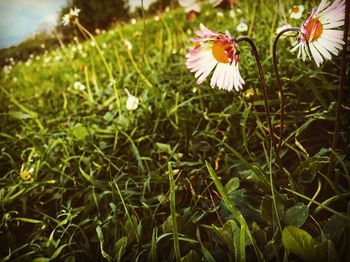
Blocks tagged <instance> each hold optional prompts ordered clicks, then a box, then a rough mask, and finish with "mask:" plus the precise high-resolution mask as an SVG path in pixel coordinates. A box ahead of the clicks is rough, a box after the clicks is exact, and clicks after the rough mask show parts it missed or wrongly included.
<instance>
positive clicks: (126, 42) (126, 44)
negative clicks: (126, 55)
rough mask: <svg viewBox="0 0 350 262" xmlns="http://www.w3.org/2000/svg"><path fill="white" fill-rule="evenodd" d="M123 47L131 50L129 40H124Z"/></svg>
mask: <svg viewBox="0 0 350 262" xmlns="http://www.w3.org/2000/svg"><path fill="white" fill-rule="evenodd" d="M124 46H125V47H126V48H127V49H128V50H132V44H131V43H130V41H129V40H124Z"/></svg>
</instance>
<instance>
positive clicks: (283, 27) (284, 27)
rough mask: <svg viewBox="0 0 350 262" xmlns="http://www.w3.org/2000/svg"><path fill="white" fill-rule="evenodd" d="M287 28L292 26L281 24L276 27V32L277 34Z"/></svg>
mask: <svg viewBox="0 0 350 262" xmlns="http://www.w3.org/2000/svg"><path fill="white" fill-rule="evenodd" d="M287 28H292V26H291V25H290V24H281V25H280V26H279V27H277V29H276V34H279V33H280V32H282V30H284V29H287ZM292 33H293V32H292ZM281 37H282V36H281Z"/></svg>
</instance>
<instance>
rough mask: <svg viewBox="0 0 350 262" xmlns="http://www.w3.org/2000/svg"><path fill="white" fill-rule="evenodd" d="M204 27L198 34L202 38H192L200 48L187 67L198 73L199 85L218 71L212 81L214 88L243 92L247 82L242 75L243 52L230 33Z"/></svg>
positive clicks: (189, 55)
mask: <svg viewBox="0 0 350 262" xmlns="http://www.w3.org/2000/svg"><path fill="white" fill-rule="evenodd" d="M200 28H201V31H196V32H195V33H196V35H197V36H199V37H197V38H192V39H191V41H192V42H194V43H195V44H196V46H195V47H194V48H193V49H191V50H190V52H189V53H187V55H186V58H187V61H186V67H187V68H188V69H189V70H190V71H191V72H195V77H196V78H198V80H197V83H198V84H201V83H202V82H203V81H204V80H205V79H206V78H207V77H208V76H209V74H210V73H211V71H213V70H214V73H213V75H212V77H211V81H210V85H211V87H212V88H214V87H215V86H217V87H218V88H219V89H225V90H227V91H231V90H232V89H233V88H234V89H235V90H236V91H239V90H240V89H242V84H244V80H243V79H242V77H241V75H240V73H239V69H238V66H239V59H238V53H239V52H238V51H237V46H236V44H235V42H234V40H233V39H232V37H231V36H230V34H229V33H228V32H226V33H225V34H223V33H219V32H214V31H211V30H209V29H208V28H206V27H205V26H204V25H203V24H200Z"/></svg>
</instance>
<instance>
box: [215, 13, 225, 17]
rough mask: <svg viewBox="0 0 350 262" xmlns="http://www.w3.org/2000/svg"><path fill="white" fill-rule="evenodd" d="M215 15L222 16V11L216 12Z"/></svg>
mask: <svg viewBox="0 0 350 262" xmlns="http://www.w3.org/2000/svg"><path fill="white" fill-rule="evenodd" d="M216 15H217V16H218V17H224V13H223V12H217V13H216Z"/></svg>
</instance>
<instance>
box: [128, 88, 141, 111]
mask: <svg viewBox="0 0 350 262" xmlns="http://www.w3.org/2000/svg"><path fill="white" fill-rule="evenodd" d="M124 90H125V92H126V94H127V95H128V99H127V100H126V105H125V107H126V109H127V110H129V111H134V110H136V109H137V108H138V107H139V103H140V100H139V99H138V98H137V97H136V96H133V95H132V94H130V92H129V90H128V89H126V88H125V89H124Z"/></svg>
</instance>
